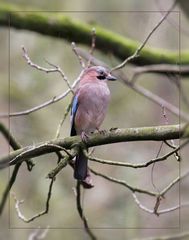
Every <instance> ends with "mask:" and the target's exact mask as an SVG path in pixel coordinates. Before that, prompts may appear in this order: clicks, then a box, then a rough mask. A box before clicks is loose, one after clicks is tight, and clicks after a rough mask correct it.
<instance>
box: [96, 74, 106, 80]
mask: <svg viewBox="0 0 189 240" xmlns="http://www.w3.org/2000/svg"><path fill="white" fill-rule="evenodd" d="M97 78H98V79H100V80H104V79H106V76H104V75H100V76H97Z"/></svg>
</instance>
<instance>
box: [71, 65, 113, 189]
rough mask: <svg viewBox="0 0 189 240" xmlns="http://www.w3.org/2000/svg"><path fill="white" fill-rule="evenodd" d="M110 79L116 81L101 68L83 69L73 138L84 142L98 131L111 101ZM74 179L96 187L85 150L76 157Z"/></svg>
mask: <svg viewBox="0 0 189 240" xmlns="http://www.w3.org/2000/svg"><path fill="white" fill-rule="evenodd" d="M107 80H111V81H114V80H116V78H115V77H114V76H112V75H111V74H110V72H109V71H108V70H107V69H106V68H104V67H102V66H93V67H89V68H87V69H85V70H84V72H83V74H82V75H81V78H80V82H79V85H78V87H77V89H76V91H75V94H74V98H73V101H72V109H71V133H70V135H71V136H75V135H80V136H81V138H82V140H83V141H84V142H85V141H86V138H87V134H90V133H92V132H94V131H95V130H99V127H100V125H101V123H102V122H103V120H104V118H105V114H106V111H107V108H108V103H109V100H110V90H109V88H108V85H107ZM74 178H75V179H77V180H80V181H81V182H83V183H84V184H85V183H86V185H88V187H89V188H90V187H92V186H93V185H92V183H91V178H90V174H89V170H88V167H87V158H86V156H85V155H84V154H83V152H82V150H81V151H80V152H79V154H78V155H77V156H76V160H75V166H74ZM86 187H87V186H86Z"/></svg>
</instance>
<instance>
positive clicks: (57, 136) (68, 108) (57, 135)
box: [55, 101, 72, 139]
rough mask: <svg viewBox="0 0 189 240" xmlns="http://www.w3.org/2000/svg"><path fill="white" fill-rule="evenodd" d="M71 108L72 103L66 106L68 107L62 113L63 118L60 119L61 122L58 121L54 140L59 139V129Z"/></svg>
mask: <svg viewBox="0 0 189 240" xmlns="http://www.w3.org/2000/svg"><path fill="white" fill-rule="evenodd" d="M71 106H72V101H71V102H70V103H69V104H68V106H67V108H66V111H65V113H64V116H63V117H62V119H61V121H60V123H59V125H58V128H57V131H56V135H55V139H56V138H59V137H60V130H61V127H62V125H63V124H64V121H65V120H66V118H67V116H68V114H69V112H70V109H71Z"/></svg>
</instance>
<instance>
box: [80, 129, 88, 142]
mask: <svg viewBox="0 0 189 240" xmlns="http://www.w3.org/2000/svg"><path fill="white" fill-rule="evenodd" d="M88 138H89V135H87V134H86V132H82V133H81V140H82V141H83V142H84V143H86V142H87V140H88Z"/></svg>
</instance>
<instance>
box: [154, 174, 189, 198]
mask: <svg viewBox="0 0 189 240" xmlns="http://www.w3.org/2000/svg"><path fill="white" fill-rule="evenodd" d="M188 176H189V171H188V172H186V173H185V174H183V175H181V176H179V177H177V178H175V179H174V180H173V181H172V182H170V183H169V184H168V186H167V187H165V188H164V189H163V190H162V191H161V192H160V194H159V195H160V196H164V195H165V194H166V193H167V192H168V191H169V190H170V189H171V188H172V187H173V186H175V184H177V183H178V182H180V181H181V180H183V179H184V178H186V177H188Z"/></svg>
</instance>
